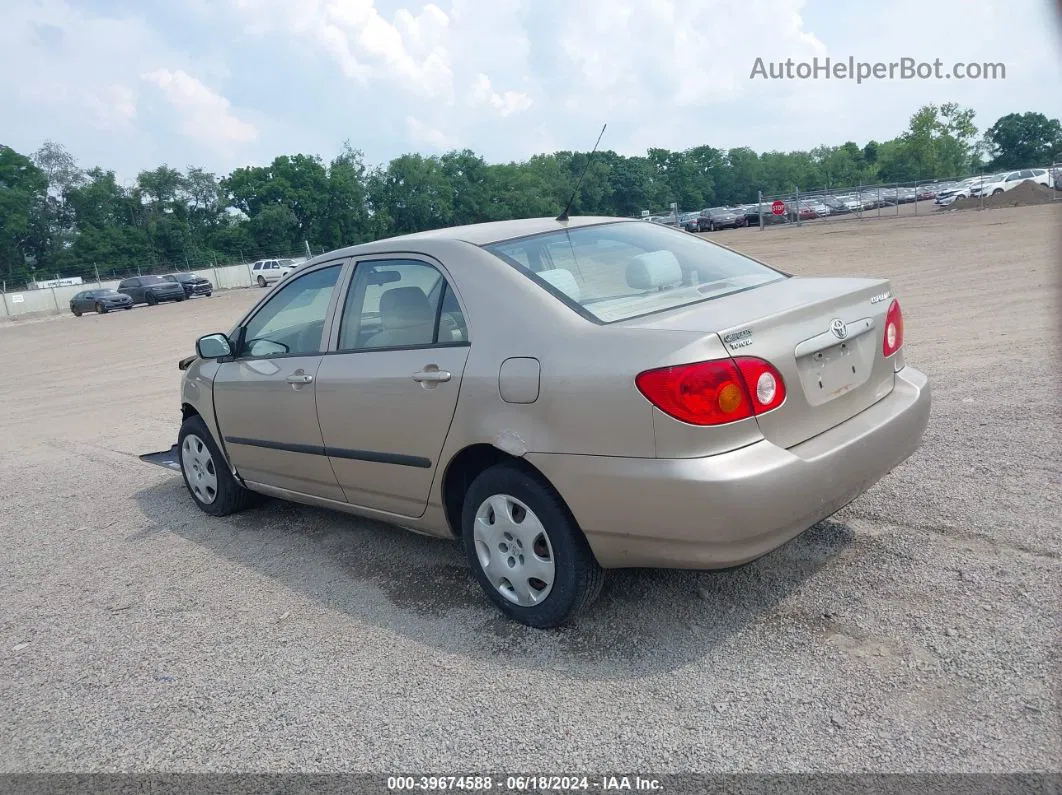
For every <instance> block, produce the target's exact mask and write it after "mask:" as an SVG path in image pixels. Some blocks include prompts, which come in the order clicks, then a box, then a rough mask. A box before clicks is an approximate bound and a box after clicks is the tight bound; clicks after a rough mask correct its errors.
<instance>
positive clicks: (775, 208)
mask: <svg viewBox="0 0 1062 795" xmlns="http://www.w3.org/2000/svg"><path fill="white" fill-rule="evenodd" d="M771 212H772V213H774V214H775V215H781V214H782V213H784V212H785V202H784V201H782V200H781V199H775V200H774V201H773V202H771Z"/></svg>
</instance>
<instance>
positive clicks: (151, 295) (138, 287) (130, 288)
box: [118, 276, 185, 306]
mask: <svg viewBox="0 0 1062 795" xmlns="http://www.w3.org/2000/svg"><path fill="white" fill-rule="evenodd" d="M118 292H120V293H124V294H125V295H128V296H129V297H130V298H132V299H133V303H134V304H147V305H148V306H154V305H155V304H157V303H160V302H162V301H183V300H184V299H185V294H184V287H182V286H181V285H180V283H179V282H173V281H169V280H168V279H165V278H163V277H162V276H136V277H134V278H132V279H123V280H122V281H121V283H120V284H119V285H118Z"/></svg>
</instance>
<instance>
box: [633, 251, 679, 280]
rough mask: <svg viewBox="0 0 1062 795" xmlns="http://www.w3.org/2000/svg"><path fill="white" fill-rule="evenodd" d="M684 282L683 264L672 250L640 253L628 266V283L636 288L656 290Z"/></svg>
mask: <svg viewBox="0 0 1062 795" xmlns="http://www.w3.org/2000/svg"><path fill="white" fill-rule="evenodd" d="M681 282H682V265H680V264H679V261H678V259H677V258H676V257H675V255H674V254H672V253H671V252H670V251H665V250H660V251H650V252H648V253H646V254H639V255H638V256H637V257H635V258H634V259H632V260H631V262H630V264H629V265H628V266H627V284H628V285H629V286H631V287H633V288H634V289H636V290H654V289H656V288H657V287H667V286H670V285H673V284H680V283H681Z"/></svg>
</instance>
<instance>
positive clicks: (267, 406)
mask: <svg viewBox="0 0 1062 795" xmlns="http://www.w3.org/2000/svg"><path fill="white" fill-rule="evenodd" d="M321 359H322V357H321V355H320V354H318V355H316V356H285V357H278V358H275V359H245V360H237V361H234V362H226V363H224V364H222V365H221V367H220V368H219V369H218V372H217V374H216V375H215V377H214V385H213V386H214V411H215V414H216V416H217V422H218V426H219V427H220V428H221V431H222V438H223V440H224V442H225V447H226V449H227V451H228V456H229V461H230V462H231V463H232V465H233V466H234V467H235V468H236V470H237V471H238V472H239V473H240V476H241V477H242V478H243V479H244V480H248V481H256V482H259V483H264V484H267V485H271V486H277V487H279V488H284V489H291V490H293V491H300V492H305V493H306V494H311V495H315V496H319V497H325V498H328V499H337V500H341V499H343V492H342V490H341V489H340V488H339V484H338V483H336V478H335V475H334V474H333V472H332V467H331V466H330V465H329V463H328V459H327V458H326V457H325V455H324V442H323V440H322V438H321V429H320V426H319V425H318V424H317V407H316V402H315V389H314V384H313V383H312V382H310V383H306V384H292V383H290V382H289V381H288V377H289V376H298V375H306V376H309V377H311V378H312V377H315V376H316V374H317V371H318V369H319V368H320V366H321ZM265 418H273V421H271V422H269V423H268V426H267V425H266V424H264V419H265Z"/></svg>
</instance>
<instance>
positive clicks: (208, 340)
mask: <svg viewBox="0 0 1062 795" xmlns="http://www.w3.org/2000/svg"><path fill="white" fill-rule="evenodd" d="M195 352H196V353H197V354H198V355H199V358H200V359H222V358H224V357H226V356H232V343H230V342H229V338H228V337H227V336H225V335H224V334H207V335H206V336H205V337H200V338H199V339H197V340H196V341H195Z"/></svg>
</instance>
